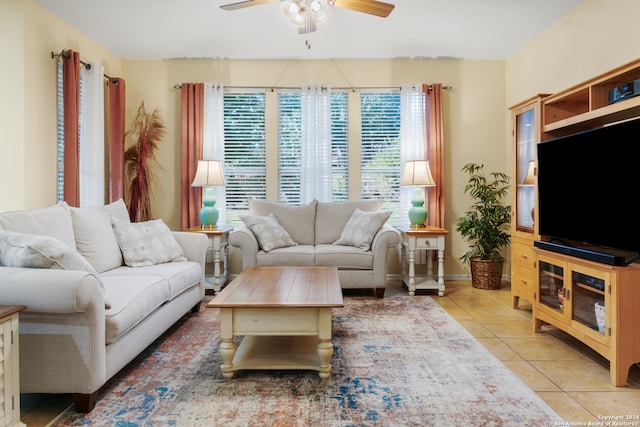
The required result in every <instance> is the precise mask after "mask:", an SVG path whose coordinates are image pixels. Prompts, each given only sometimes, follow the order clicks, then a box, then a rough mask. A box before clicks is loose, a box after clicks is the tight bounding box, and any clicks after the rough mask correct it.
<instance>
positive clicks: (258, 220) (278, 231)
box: [240, 214, 297, 252]
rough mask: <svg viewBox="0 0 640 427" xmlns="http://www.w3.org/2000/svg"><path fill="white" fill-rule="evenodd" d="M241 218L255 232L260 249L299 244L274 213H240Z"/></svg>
mask: <svg viewBox="0 0 640 427" xmlns="http://www.w3.org/2000/svg"><path fill="white" fill-rule="evenodd" d="M240 219H241V220H242V222H244V224H245V225H246V226H247V227H249V229H250V230H251V231H252V232H253V234H254V235H255V236H256V239H257V240H258V244H259V245H260V249H262V250H263V251H265V252H269V251H271V250H273V249H277V248H285V247H288V246H295V245H297V243H296V242H295V241H294V240H293V239H292V238H291V236H289V233H287V230H285V229H284V228H283V227H282V226H281V225H280V223H279V222H278V220H277V219H276V217H275V216H274V215H273V214H269V215H267V216H255V215H240Z"/></svg>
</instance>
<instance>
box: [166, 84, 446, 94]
mask: <svg viewBox="0 0 640 427" xmlns="http://www.w3.org/2000/svg"><path fill="white" fill-rule="evenodd" d="M229 87H237V88H241V89H271V92H273V91H274V90H275V89H300V87H299V86H298V87H288V86H229ZM173 88H174V89H182V84H177V83H176V84H174V85H173ZM432 88H433V86H432V85H429V89H432ZM331 89H338V90H352V91H354V92H355V91H356V90H368V89H400V88H394V87H374V86H370V87H356V86H352V87H332V88H331ZM442 89H444V90H452V89H453V87H452V86H449V85H446V86H442Z"/></svg>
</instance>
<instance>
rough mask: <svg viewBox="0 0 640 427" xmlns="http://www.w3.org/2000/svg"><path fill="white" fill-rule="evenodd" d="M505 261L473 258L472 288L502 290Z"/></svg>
mask: <svg viewBox="0 0 640 427" xmlns="http://www.w3.org/2000/svg"><path fill="white" fill-rule="evenodd" d="M503 264H504V262H503V261H492V260H487V259H480V258H471V286H473V287H474V288H478V289H500V286H501V282H502V267H503Z"/></svg>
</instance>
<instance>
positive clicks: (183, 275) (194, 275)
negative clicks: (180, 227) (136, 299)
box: [102, 261, 202, 300]
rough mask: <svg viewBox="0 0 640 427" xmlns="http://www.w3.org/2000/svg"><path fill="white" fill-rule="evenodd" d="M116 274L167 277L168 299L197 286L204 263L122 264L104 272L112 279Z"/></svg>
mask: <svg viewBox="0 0 640 427" xmlns="http://www.w3.org/2000/svg"><path fill="white" fill-rule="evenodd" d="M116 276H126V278H131V277H134V276H157V277H161V278H163V279H165V281H166V283H167V285H168V286H169V294H168V299H169V300H172V299H173V298H175V297H176V296H178V295H180V294H181V293H182V292H184V291H186V290H187V289H190V288H192V287H193V286H197V285H198V284H199V283H200V281H201V280H202V265H200V263H197V262H194V261H186V262H168V263H164V264H156V265H148V266H145V267H135V268H134V267H127V266H122V267H118V268H115V269H113V270H109V271H106V272H104V273H102V277H104V278H107V277H109V278H110V280H111V278H113V277H116Z"/></svg>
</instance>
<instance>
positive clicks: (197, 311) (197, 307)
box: [191, 302, 200, 314]
mask: <svg viewBox="0 0 640 427" xmlns="http://www.w3.org/2000/svg"><path fill="white" fill-rule="evenodd" d="M199 312H200V302H198V303H197V304H196V305H194V306H193V307H191V313H193V314H196V313H199Z"/></svg>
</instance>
